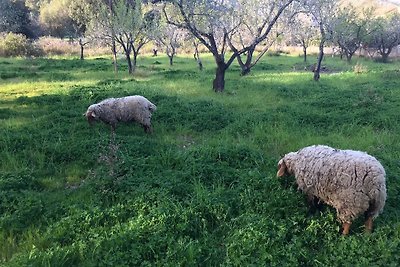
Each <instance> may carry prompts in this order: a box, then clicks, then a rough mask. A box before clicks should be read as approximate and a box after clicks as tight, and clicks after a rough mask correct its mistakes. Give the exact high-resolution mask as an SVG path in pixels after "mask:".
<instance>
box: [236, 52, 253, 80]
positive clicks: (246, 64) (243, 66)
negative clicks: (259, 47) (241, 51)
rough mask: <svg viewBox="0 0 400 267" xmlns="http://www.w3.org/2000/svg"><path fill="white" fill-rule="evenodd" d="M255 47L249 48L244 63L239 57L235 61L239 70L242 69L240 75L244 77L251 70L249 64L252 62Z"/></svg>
mask: <svg viewBox="0 0 400 267" xmlns="http://www.w3.org/2000/svg"><path fill="white" fill-rule="evenodd" d="M254 50H255V46H254V47H251V48H249V50H248V51H247V53H246V62H243V60H242V57H241V55H238V56H237V60H238V63H239V66H240V68H241V69H242V70H241V72H240V75H242V76H245V75H247V74H249V73H250V70H251V67H252V66H251V62H252V60H253V54H254Z"/></svg>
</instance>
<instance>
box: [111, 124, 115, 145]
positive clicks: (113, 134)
mask: <svg viewBox="0 0 400 267" xmlns="http://www.w3.org/2000/svg"><path fill="white" fill-rule="evenodd" d="M114 142H115V126H113V125H111V143H114Z"/></svg>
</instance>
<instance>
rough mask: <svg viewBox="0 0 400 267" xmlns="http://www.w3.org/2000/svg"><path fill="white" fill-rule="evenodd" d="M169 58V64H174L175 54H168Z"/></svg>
mask: <svg viewBox="0 0 400 267" xmlns="http://www.w3.org/2000/svg"><path fill="white" fill-rule="evenodd" d="M168 58H169V65H170V66H172V65H174V55H168Z"/></svg>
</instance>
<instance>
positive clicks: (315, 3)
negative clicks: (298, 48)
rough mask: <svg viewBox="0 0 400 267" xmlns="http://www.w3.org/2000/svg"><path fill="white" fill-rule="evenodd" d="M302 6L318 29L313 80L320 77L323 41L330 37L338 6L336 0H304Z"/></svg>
mask: <svg viewBox="0 0 400 267" xmlns="http://www.w3.org/2000/svg"><path fill="white" fill-rule="evenodd" d="M303 4H304V7H305V8H306V10H307V12H308V13H309V14H310V16H311V17H312V20H313V22H314V23H315V24H316V25H317V27H318V29H319V34H320V38H319V46H318V47H319V53H318V59H317V64H316V66H315V68H314V80H315V81H318V80H319V78H320V71H321V63H322V59H323V58H324V48H325V43H326V42H327V41H329V40H331V39H332V22H333V20H334V18H335V14H336V12H337V8H338V1H336V0H304V1H303Z"/></svg>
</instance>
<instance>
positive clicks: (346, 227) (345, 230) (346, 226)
mask: <svg viewBox="0 0 400 267" xmlns="http://www.w3.org/2000/svg"><path fill="white" fill-rule="evenodd" d="M350 225H351V224H350V223H343V232H342V234H343V235H344V236H346V235H348V234H349V232H350Z"/></svg>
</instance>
